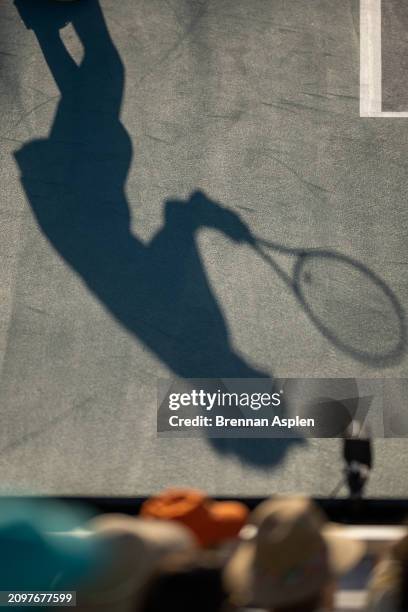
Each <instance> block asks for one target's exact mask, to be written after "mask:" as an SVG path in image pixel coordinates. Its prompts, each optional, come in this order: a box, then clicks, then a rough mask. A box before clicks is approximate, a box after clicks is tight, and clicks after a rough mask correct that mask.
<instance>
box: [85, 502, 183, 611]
mask: <svg viewBox="0 0 408 612" xmlns="http://www.w3.org/2000/svg"><path fill="white" fill-rule="evenodd" d="M87 527H88V529H89V531H90V534H91V535H90V537H91V539H94V540H96V541H98V542H99V543H100V544H103V546H104V549H105V550H108V551H109V562H108V563H106V564H105V566H104V569H103V571H102V572H101V573H100V574H99V576H98V577H97V578H96V579H95V581H94V583H93V584H92V585H90V586H88V588H87V589H85V590H83V591H82V592H80V593H78V597H77V610H78V612H83V611H84V610H95V611H96V610H98V611H101V610H109V611H110V610H113V609H114V610H115V612H120V611H124V610H126V611H128V610H133V609H134V608H135V606H136V605H137V602H138V598H139V596H140V592H141V590H142V589H143V588H144V586H145V583H146V581H147V580H148V578H149V577H150V575H151V574H152V573H153V572H154V571H155V570H156V568H157V566H158V565H159V563H160V562H161V561H162V560H163V559H164V558H165V557H166V556H167V555H169V554H173V553H180V552H183V551H187V550H190V549H193V548H194V545H195V542H194V538H193V537H192V535H191V534H190V532H189V531H188V530H187V529H186V528H184V527H183V526H182V525H177V524H176V523H172V522H168V521H146V520H144V519H139V518H133V517H129V516H126V515H121V514H108V515H103V516H101V517H98V518H96V519H94V520H92V521H90V522H89V523H88V525H87Z"/></svg>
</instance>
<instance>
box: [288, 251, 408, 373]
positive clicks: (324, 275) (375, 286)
mask: <svg viewBox="0 0 408 612" xmlns="http://www.w3.org/2000/svg"><path fill="white" fill-rule="evenodd" d="M293 288H294V291H295V293H296V296H297V298H298V300H299V302H300V303H301V305H302V307H303V308H304V310H305V312H306V313H307V315H308V316H309V318H310V319H311V320H312V321H313V323H314V324H315V325H316V327H317V328H318V329H319V331H320V332H321V333H322V334H323V335H324V336H325V337H326V338H327V339H328V340H330V341H331V342H332V344H333V345H335V346H336V347H337V348H339V349H341V350H342V351H343V352H345V353H348V354H349V355H351V356H352V357H354V358H355V359H357V360H359V361H362V362H364V363H367V364H370V365H372V366H377V367H378V366H389V365H393V364H395V363H398V362H399V361H400V360H401V358H402V356H403V355H404V353H405V350H406V340H407V339H406V323H405V312H404V309H403V307H402V305H401V304H400V302H399V300H398V298H397V297H396V295H395V293H394V292H393V291H392V290H391V289H390V287H389V286H388V285H387V284H386V283H385V282H384V281H383V280H382V279H381V278H380V277H379V276H377V275H376V274H374V273H373V272H372V271H371V270H369V269H368V268H367V267H366V266H365V265H364V264H362V263H360V262H358V261H355V260H354V259H352V258H351V257H347V256H346V255H342V254H340V253H336V252H334V251H324V250H313V251H305V252H302V253H301V254H299V256H298V258H297V261H296V264H295V267H294V272H293Z"/></svg>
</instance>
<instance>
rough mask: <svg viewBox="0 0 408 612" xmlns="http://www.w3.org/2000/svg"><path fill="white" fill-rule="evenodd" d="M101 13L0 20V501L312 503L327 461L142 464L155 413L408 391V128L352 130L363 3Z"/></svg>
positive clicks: (30, 9)
mask: <svg viewBox="0 0 408 612" xmlns="http://www.w3.org/2000/svg"><path fill="white" fill-rule="evenodd" d="M100 5H101V7H102V13H103V16H102V13H101V12H100V9H99V4H98V3H97V2H96V0H81V2H79V3H78V4H75V5H74V4H72V5H65V4H64V5H57V4H56V3H52V2H46V1H45V0H41V1H40V0H38V2H36V3H33V2H32V1H31V0H25V1H23V0H21V1H20V2H18V8H16V7H15V6H14V5H13V4H12V3H8V2H7V3H2V4H1V5H0V15H1V21H0V28H1V41H2V42H1V46H0V61H1V76H0V79H1V87H0V99H1V112H0V135H1V145H2V148H1V166H0V189H1V200H0V207H1V208H0V258H1V266H0V297H1V301H0V376H1V378H0V406H1V427H0V471H1V474H2V482H3V483H4V484H5V486H6V488H8V490H12V489H14V488H16V487H18V488H19V489H20V490H24V491H35V492H43V493H50V492H52V493H56V492H58V493H107V494H126V495H128V494H143V493H148V492H150V491H152V490H153V489H156V488H158V487H160V486H163V485H168V484H187V485H197V486H202V487H205V488H207V489H208V490H210V491H211V492H212V493H223V494H231V495H232V494H235V495H239V494H259V495H264V494H267V493H268V492H270V491H274V490H283V491H288V490H291V491H293V490H296V489H299V488H300V489H302V490H304V491H308V492H313V493H314V494H320V495H327V494H329V493H330V491H331V490H332V489H333V488H334V487H335V485H336V484H337V482H338V479H339V469H340V465H339V454H340V448H339V444H338V443H337V442H335V441H334V442H333V441H330V440H326V441H323V440H321V441H318V440H316V441H308V442H294V443H283V442H282V443H276V442H267V441H264V442H262V443H258V442H257V443H256V444H254V443H253V441H252V442H250V441H248V443H245V442H232V441H224V442H214V441H212V442H210V441H206V440H168V439H167V440H159V439H157V437H156V435H155V418H156V388H157V381H158V379H159V378H166V377H171V376H174V375H176V376H181V377H196V376H246V377H249V376H258V375H270V376H281V377H283V376H295V377H301V376H303V377H325V376H326V377H350V378H353V377H358V376H360V377H404V376H407V375H408V372H407V364H408V361H407V356H406V346H405V344H406V343H405V330H404V327H403V326H402V320H403V318H404V307H405V306H406V303H407V295H408V282H407V280H408V272H407V266H406V264H407V255H406V252H407V251H406V245H407V230H406V228H407V227H408V214H407V206H406V192H407V173H406V164H407V162H406V157H407V148H408V123H407V121H408V120H397V121H394V120H388V119H361V118H360V117H359V99H358V95H359V37H358V3H357V2H354V1H351V0H350V2H348V1H345V2H338V0H219V1H215V0H213V1H212V0H194V1H193V0H141V1H138V2H133V1H132V0H120V2H118V1H117V0H101V2H100ZM104 21H105V22H106V25H107V29H106V28H105V23H104ZM26 26H28V28H27V27H26ZM58 32H60V35H58ZM67 51H68V52H69V54H68V53H67ZM197 190H200V192H201V193H200V194H198V195H196V196H194V197H191V194H193V193H194V192H196V191H197ZM203 194H205V195H203ZM250 235H256V236H260V237H262V238H263V239H265V240H268V241H270V242H273V243H274V244H275V247H274V248H269V249H267V252H268V253H269V256H270V257H271V258H272V259H271V260H269V261H266V260H265V259H262V258H261V257H260V256H259V254H258V253H257V252H256V251H255V250H254V249H253V248H251V246H249V244H248V237H249V236H250ZM296 249H298V250H299V249H318V250H319V252H318V253H317V255H316V256H315V257H313V258H310V257H309V259H308V260H307V262H305V268H304V269H302V270H301V272H302V275H303V276H301V277H299V278H297V280H296V277H295V271H296V267H295V266H296V263H298V264H299V251H298V250H296ZM334 253H337V254H338V255H335V254H334ZM277 266H278V268H277ZM303 273H304V274H303ZM295 280H296V282H295ZM299 289H300V290H301V295H302V296H303V298H302V299H300V297H299ZM296 290H298V292H296ZM406 448H407V443H406V442H405V441H404V440H398V441H397V440H387V441H378V442H377V447H376V460H377V470H376V473H375V475H374V477H373V479H372V482H371V492H372V493H373V494H376V495H396V496H401V495H405V494H407V493H408V480H407V479H405V480H404V479H402V478H401V474H406V473H407V471H408V454H407V453H406V452H405V450H406ZM396 457H397V459H396ZM396 461H398V472H396V470H395V469H394V464H395V462H396Z"/></svg>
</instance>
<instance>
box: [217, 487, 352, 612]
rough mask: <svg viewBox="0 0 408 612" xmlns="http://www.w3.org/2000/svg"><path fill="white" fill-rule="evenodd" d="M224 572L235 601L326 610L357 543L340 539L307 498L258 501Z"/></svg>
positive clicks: (308, 611) (276, 607)
mask: <svg viewBox="0 0 408 612" xmlns="http://www.w3.org/2000/svg"><path fill="white" fill-rule="evenodd" d="M241 536H242V541H241V543H240V544H239V545H238V547H237V550H236V551H235V553H234V554H233V555H232V557H231V559H230V560H229V562H228V564H227V567H226V570H225V584H226V586H227V588H228V589H229V590H230V592H231V593H232V598H233V601H234V603H237V604H239V605H253V606H257V607H260V608H264V609H267V610H270V609H272V608H273V610H274V612H276V610H285V611H289V610H290V611H291V612H295V610H296V611H297V610H302V611H303V612H305V611H306V612H312V611H313V610H316V609H318V608H320V607H321V606H322V605H324V606H325V607H326V608H327V607H330V595H331V594H332V593H333V584H334V583H335V578H336V576H338V575H340V574H342V573H344V572H346V571H348V570H349V569H351V567H353V566H354V565H355V564H356V563H357V562H358V561H359V560H360V559H361V557H362V555H363V553H364V546H363V544H361V543H360V542H356V541H345V540H343V538H342V529H341V528H340V526H334V525H333V524H328V523H326V521H325V517H324V515H323V514H322V513H321V511H320V510H319V509H318V508H317V507H316V506H315V505H314V504H313V502H311V501H310V500H308V499H306V498H302V497H294V498H276V499H272V500H269V501H266V502H263V503H262V504H260V506H258V508H256V510H255V511H254V512H253V514H252V515H251V516H250V520H249V524H248V525H247V526H246V527H244V529H243V530H242V534H241Z"/></svg>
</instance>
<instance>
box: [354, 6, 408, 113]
mask: <svg viewBox="0 0 408 612" xmlns="http://www.w3.org/2000/svg"><path fill="white" fill-rule="evenodd" d="M381 3H382V0H360V117H383V118H386V117H408V111H407V112H383V110H382V53H381Z"/></svg>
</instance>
